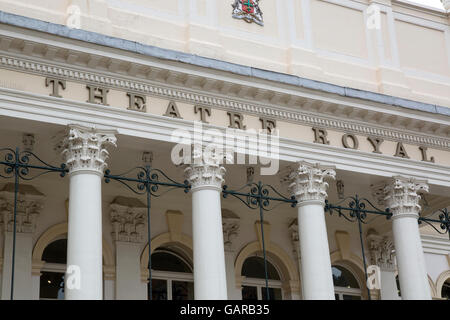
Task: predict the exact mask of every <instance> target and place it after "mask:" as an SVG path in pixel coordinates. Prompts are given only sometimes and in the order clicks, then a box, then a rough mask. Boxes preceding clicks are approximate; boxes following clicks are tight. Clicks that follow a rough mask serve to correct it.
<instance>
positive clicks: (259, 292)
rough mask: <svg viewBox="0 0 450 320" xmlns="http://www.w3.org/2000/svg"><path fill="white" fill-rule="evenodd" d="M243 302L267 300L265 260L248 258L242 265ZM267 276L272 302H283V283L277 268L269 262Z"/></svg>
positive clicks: (255, 257) (254, 257)
mask: <svg viewBox="0 0 450 320" xmlns="http://www.w3.org/2000/svg"><path fill="white" fill-rule="evenodd" d="M241 275H242V276H243V277H244V279H243V280H242V300H266V297H267V291H266V282H265V269H264V259H263V258H261V257H258V256H253V257H248V258H247V259H245V261H244V264H243V265H242V272H241ZM267 276H268V279H269V281H268V284H269V297H270V300H282V298H283V294H282V282H281V277H280V274H279V272H278V270H277V268H276V267H275V266H274V265H273V264H272V263H271V262H270V261H267Z"/></svg>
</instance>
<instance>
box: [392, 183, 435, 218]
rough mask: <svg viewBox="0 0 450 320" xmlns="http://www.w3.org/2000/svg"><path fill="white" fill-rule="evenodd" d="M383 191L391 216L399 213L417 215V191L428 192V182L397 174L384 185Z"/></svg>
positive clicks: (418, 208)
mask: <svg viewBox="0 0 450 320" xmlns="http://www.w3.org/2000/svg"><path fill="white" fill-rule="evenodd" d="M384 192H385V198H384V200H385V202H386V205H387V206H388V208H389V209H390V210H391V212H392V216H393V218H396V217H398V216H400V215H401V216H405V215H411V216H414V217H418V216H419V211H420V205H419V200H420V195H419V194H418V192H428V184H427V183H426V182H425V181H422V180H417V179H413V178H405V177H400V176H397V177H394V178H393V180H392V181H391V183H389V184H387V185H386V187H385V188H384Z"/></svg>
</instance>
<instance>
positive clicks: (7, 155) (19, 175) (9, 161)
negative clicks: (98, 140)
mask: <svg viewBox="0 0 450 320" xmlns="http://www.w3.org/2000/svg"><path fill="white" fill-rule="evenodd" d="M1 153H3V154H4V157H1V156H0V159H4V160H0V166H3V172H4V173H3V174H2V173H0V178H4V179H11V178H14V210H13V216H14V221H13V248H12V262H11V265H12V266H11V300H14V269H15V259H16V233H17V232H16V231H17V230H16V226H17V195H18V193H19V183H20V180H25V181H31V180H34V179H36V178H38V177H40V176H42V175H44V174H47V173H52V172H56V173H59V175H60V176H61V177H65V176H66V174H67V173H68V169H67V168H66V165H65V164H64V163H63V164H61V165H60V166H59V167H55V166H52V165H50V164H48V163H47V162H45V161H43V160H42V159H40V158H39V157H38V156H37V155H35V154H34V153H33V152H31V151H27V150H25V151H20V149H19V148H16V149H15V150H14V149H11V148H2V149H0V154H1ZM33 160H34V162H36V163H37V164H32V163H31V162H33ZM31 170H38V171H37V172H38V173H37V174H36V175H33V176H32V175H31ZM0 172H2V171H0ZM4 222H5V223H8V222H7V221H4Z"/></svg>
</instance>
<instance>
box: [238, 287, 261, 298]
mask: <svg viewBox="0 0 450 320" xmlns="http://www.w3.org/2000/svg"><path fill="white" fill-rule="evenodd" d="M257 290H258V288H256V287H249V286H242V300H258V291H257Z"/></svg>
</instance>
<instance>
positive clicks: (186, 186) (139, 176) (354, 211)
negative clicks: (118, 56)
mask: <svg viewBox="0 0 450 320" xmlns="http://www.w3.org/2000/svg"><path fill="white" fill-rule="evenodd" d="M0 167H1V168H3V170H0V178H4V179H12V178H14V209H13V217H14V220H13V248H12V262H11V264H12V269H11V270H12V271H11V296H10V297H11V300H13V298H14V269H15V249H16V233H17V230H16V229H17V201H18V193H19V184H20V180H24V181H32V180H34V179H36V178H38V177H40V176H43V175H45V174H48V173H59V175H60V177H65V176H66V175H67V173H68V172H69V170H68V169H67V167H66V165H65V164H64V163H63V164H61V165H60V166H59V167H57V166H53V165H51V164H49V163H47V162H45V161H43V160H42V159H41V158H39V157H38V156H37V155H36V154H34V153H33V152H32V151H28V150H25V151H21V150H20V149H19V148H18V147H17V148H15V149H12V148H2V149H0ZM35 171H36V173H35V174H34V175H33V174H32V172H35ZM160 178H161V179H162V180H160ZM111 180H114V181H117V182H119V183H121V184H122V185H124V186H125V187H127V188H128V189H129V190H130V191H132V192H133V193H135V194H137V195H146V197H147V221H148V223H147V229H148V230H147V231H148V246H149V252H148V258H149V260H148V271H149V277H148V280H149V286H148V299H149V300H151V299H152V283H151V280H152V271H151V232H150V226H151V224H150V222H151V220H150V213H151V198H152V197H160V196H162V195H163V194H166V193H167V192H169V191H172V190H175V189H183V190H184V192H185V193H188V192H189V190H190V189H191V185H190V183H189V182H188V181H187V180H185V181H184V182H183V183H180V182H177V181H175V180H173V179H171V178H170V177H169V176H168V175H166V174H165V173H164V172H163V171H161V170H160V169H155V168H152V167H151V166H148V165H147V166H139V167H134V168H132V169H131V170H129V171H127V172H125V173H123V174H119V175H113V174H111V171H110V170H106V171H105V174H104V181H105V183H109V182H110V181H111ZM162 188H168V189H166V190H165V191H161V189H162ZM228 196H232V197H234V198H237V199H238V200H240V201H241V202H242V203H243V204H244V205H245V206H247V207H248V208H249V209H252V210H256V209H259V221H260V224H261V238H262V239H261V241H262V249H263V258H264V272H265V287H266V299H267V300H269V299H270V292H269V287H268V270H267V255H266V244H265V238H264V212H268V211H271V210H273V209H275V208H276V207H278V205H280V204H283V203H289V204H290V205H291V207H296V205H297V203H298V202H297V200H296V199H295V197H294V196H292V197H290V198H289V197H286V196H284V195H282V194H281V193H280V192H278V191H277V190H276V189H275V188H274V187H273V186H271V185H267V184H264V183H263V182H261V181H259V182H257V183H254V182H251V183H247V184H245V185H244V186H242V187H241V188H239V189H236V190H230V189H229V188H228V186H227V185H224V186H223V187H222V197H223V198H224V199H226V198H228ZM346 201H348V202H347V203H346V205H344V202H346ZM272 203H276V205H274V206H271V204H272ZM324 210H325V212H328V213H329V214H330V215H332V214H334V213H337V214H338V216H339V217H343V218H344V219H346V220H347V221H349V222H356V221H357V222H358V229H359V235H360V245H361V251H362V256H363V262H364V273H365V278H366V281H367V277H368V276H367V266H366V255H365V250H364V241H363V233H362V225H363V224H366V225H367V224H368V223H369V222H367V221H366V218H367V216H368V215H369V214H372V215H379V216H384V217H386V219H390V218H391V217H392V213H391V212H390V210H389V208H387V209H384V210H381V209H379V208H377V207H376V206H374V205H373V204H372V203H371V202H370V201H369V200H368V199H366V198H360V197H358V195H355V196H351V197H347V198H345V199H343V200H341V201H340V202H338V203H336V204H332V203H330V202H329V201H328V200H325V207H324ZM435 214H439V215H438V219H435V218H432V216H434V215H435ZM418 223H419V224H422V223H426V224H428V225H430V226H431V227H432V228H433V229H434V230H435V231H436V232H438V233H439V234H446V233H448V234H449V240H450V213H449V211H448V209H447V208H444V209H441V210H438V211H436V212H435V213H433V214H432V215H431V216H429V217H419V218H418ZM434 224H439V226H440V229H441V230H442V231H441V230H439V229H438V228H436V226H435V225H434ZM368 299H370V291H369V289H368Z"/></svg>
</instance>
